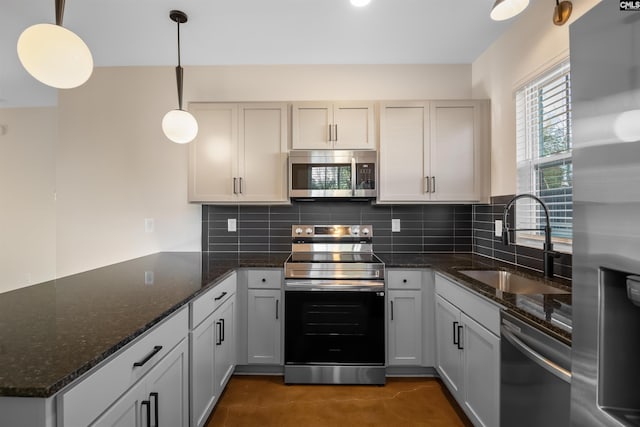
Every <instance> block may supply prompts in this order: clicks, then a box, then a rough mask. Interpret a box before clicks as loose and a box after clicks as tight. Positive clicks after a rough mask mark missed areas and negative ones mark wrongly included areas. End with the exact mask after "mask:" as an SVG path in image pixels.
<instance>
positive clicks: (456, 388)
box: [436, 295, 463, 402]
mask: <svg viewBox="0 0 640 427" xmlns="http://www.w3.org/2000/svg"><path fill="white" fill-rule="evenodd" d="M460 314H461V313H460V310H458V309H457V308H456V307H455V306H454V305H452V304H451V303H449V302H448V301H447V300H445V299H444V298H442V297H441V296H440V295H436V345H437V352H436V368H437V370H438V373H439V374H440V377H441V378H442V380H443V381H444V382H445V384H446V385H447V387H448V388H449V391H450V392H451V394H453V395H454V397H455V398H456V400H458V402H460V398H461V397H462V396H461V390H462V384H463V383H462V379H463V378H462V349H460V348H459V347H463V344H462V343H461V344H460V345H459V346H458V345H457V344H456V342H459V341H458V339H459V333H458V331H459V328H458V327H459V326H461V324H460Z"/></svg>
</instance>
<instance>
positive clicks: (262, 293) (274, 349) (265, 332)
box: [247, 289, 282, 365]
mask: <svg viewBox="0 0 640 427" xmlns="http://www.w3.org/2000/svg"><path fill="white" fill-rule="evenodd" d="M281 299H282V293H281V291H280V290H279V289H277V290H275V289H274V290H270V289H249V304H248V308H249V309H248V354H247V361H248V363H267V364H274V365H279V364H282V350H281V346H282V345H281V342H282V341H281V336H282V326H281V325H282V324H281V318H282V307H281V306H282V303H281Z"/></svg>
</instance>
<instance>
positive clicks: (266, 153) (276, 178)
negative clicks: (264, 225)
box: [238, 104, 288, 202]
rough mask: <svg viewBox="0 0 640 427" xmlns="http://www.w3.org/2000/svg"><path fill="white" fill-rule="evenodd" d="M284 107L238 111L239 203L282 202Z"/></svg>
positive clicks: (250, 106)
mask: <svg viewBox="0 0 640 427" xmlns="http://www.w3.org/2000/svg"><path fill="white" fill-rule="evenodd" d="M287 114H288V113H287V105H286V104H241V105H240V107H239V126H240V129H239V141H240V143H239V150H240V151H239V153H238V161H239V172H238V175H239V178H238V179H241V182H239V183H238V184H239V195H238V201H239V202H285V201H287V200H288V193H287Z"/></svg>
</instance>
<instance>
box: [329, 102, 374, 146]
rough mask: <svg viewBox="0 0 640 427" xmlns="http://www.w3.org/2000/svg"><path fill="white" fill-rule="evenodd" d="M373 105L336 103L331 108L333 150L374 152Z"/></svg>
mask: <svg viewBox="0 0 640 427" xmlns="http://www.w3.org/2000/svg"><path fill="white" fill-rule="evenodd" d="M374 117H375V116H374V104H373V103H369V102H367V103H353V102H348V103H347V102H343V103H336V104H334V107H333V124H334V125H335V126H334V132H333V135H332V136H333V140H334V142H333V148H336V149H339V150H347V149H358V150H375V149H376V135H375V126H374Z"/></svg>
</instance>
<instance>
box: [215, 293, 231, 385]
mask: <svg viewBox="0 0 640 427" xmlns="http://www.w3.org/2000/svg"><path fill="white" fill-rule="evenodd" d="M235 301H236V297H235V295H234V296H232V297H231V298H230V299H228V300H227V301H226V302H225V303H224V304H223V305H222V306H220V308H218V309H217V310H216V311H215V312H214V313H213V317H214V320H215V323H216V329H217V336H216V337H217V340H216V342H215V350H214V351H215V354H214V374H215V384H216V392H217V394H218V395H220V394H221V393H222V391H223V390H224V387H225V386H226V385H227V381H229V378H231V375H232V374H233V370H234V369H235V366H236V362H235V359H236V338H235V318H234V316H235V314H234V313H235Z"/></svg>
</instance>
